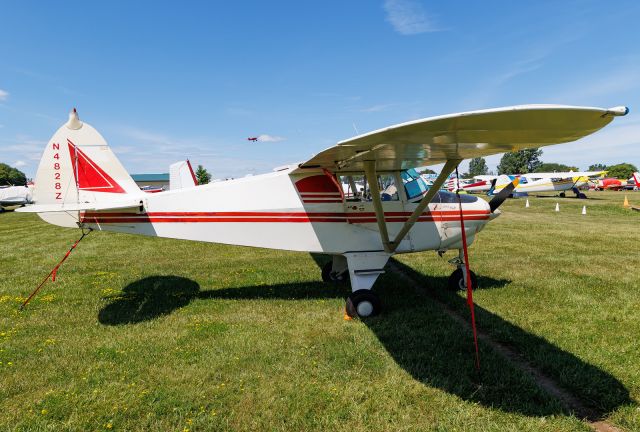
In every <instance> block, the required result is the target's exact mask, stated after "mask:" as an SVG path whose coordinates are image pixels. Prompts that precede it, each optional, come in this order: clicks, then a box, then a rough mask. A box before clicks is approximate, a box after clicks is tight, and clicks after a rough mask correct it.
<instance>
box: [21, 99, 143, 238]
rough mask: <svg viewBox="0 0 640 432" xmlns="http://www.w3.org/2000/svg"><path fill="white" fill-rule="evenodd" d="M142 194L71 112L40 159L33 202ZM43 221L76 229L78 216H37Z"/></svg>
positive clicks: (97, 136)
mask: <svg viewBox="0 0 640 432" xmlns="http://www.w3.org/2000/svg"><path fill="white" fill-rule="evenodd" d="M131 194H135V195H142V194H143V192H142V191H141V190H140V188H139V187H138V186H137V185H136V183H135V182H134V181H133V179H132V178H131V176H130V175H129V174H128V173H127V171H126V170H125V169H124V167H123V166H122V164H121V163H120V161H119V160H118V158H117V157H116V156H115V154H114V153H113V152H112V151H111V149H110V148H109V146H108V144H107V142H106V141H105V139H104V138H103V137H102V136H101V135H100V134H99V133H98V131H96V130H95V129H94V128H93V127H91V126H90V125H88V124H87V123H83V122H81V121H80V119H79V118H78V113H77V112H76V110H75V109H74V110H73V111H72V112H71V113H70V114H69V121H68V122H67V123H65V124H64V125H63V126H62V127H60V129H58V130H57V131H56V133H55V134H54V135H53V137H52V138H51V140H50V141H49V143H48V144H47V147H46V149H45V150H44V153H43V155H42V159H41V160H40V165H39V167H38V171H37V173H36V178H35V187H34V194H33V199H34V202H35V203H36V204H37V205H42V204H49V205H58V204H59V205H60V207H62V206H64V205H71V204H79V203H93V202H109V201H114V200H118V199H122V198H123V197H124V196H125V195H131ZM38 215H39V216H40V217H41V218H42V219H43V220H44V221H46V222H49V223H52V224H54V225H59V226H65V227H76V226H77V221H78V214H77V213H74V212H66V213H38Z"/></svg>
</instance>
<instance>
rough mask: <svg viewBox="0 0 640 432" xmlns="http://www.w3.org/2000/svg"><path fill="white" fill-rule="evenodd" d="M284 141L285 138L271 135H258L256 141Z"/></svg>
mask: <svg viewBox="0 0 640 432" xmlns="http://www.w3.org/2000/svg"><path fill="white" fill-rule="evenodd" d="M285 139H286V138H284V137H281V136H273V135H267V134H262V135H258V141H262V142H280V141H284V140H285Z"/></svg>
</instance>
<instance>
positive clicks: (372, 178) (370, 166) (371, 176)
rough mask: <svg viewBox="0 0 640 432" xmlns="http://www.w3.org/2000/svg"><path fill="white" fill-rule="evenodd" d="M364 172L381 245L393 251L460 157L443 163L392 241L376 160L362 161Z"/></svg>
mask: <svg viewBox="0 0 640 432" xmlns="http://www.w3.org/2000/svg"><path fill="white" fill-rule="evenodd" d="M363 162H364V173H365V175H366V176H367V183H369V189H370V190H371V199H372V201H373V208H374V210H375V212H376V222H377V223H378V230H379V231H380V238H381V239H382V245H383V246H384V251H385V252H388V253H394V252H395V250H396V249H397V248H398V246H399V245H400V242H402V240H403V239H404V238H405V236H406V235H407V233H408V232H409V231H410V230H411V228H413V225H414V224H415V223H416V221H417V220H418V218H419V217H420V215H421V214H422V212H423V211H424V210H425V209H426V208H427V206H428V205H429V203H430V202H431V200H432V199H433V197H434V196H435V195H436V193H438V191H439V190H440V188H441V187H442V185H443V184H444V182H445V181H446V180H447V178H448V177H449V174H451V173H452V172H453V170H454V169H455V168H456V167H457V166H458V164H459V163H460V159H449V160H447V162H446V163H445V164H444V167H443V168H442V171H441V172H440V174H439V175H438V177H437V178H436V180H435V181H434V182H433V185H431V187H430V188H429V190H428V191H427V193H426V194H425V196H424V197H422V199H421V200H420V203H419V204H418V207H416V209H415V210H414V211H413V213H411V216H410V217H409V219H408V220H407V221H406V222H405V223H404V225H403V226H402V229H401V230H400V232H399V233H398V235H397V236H396V238H395V239H394V240H393V241H390V240H389V231H388V230H387V223H386V221H385V220H384V209H383V208H382V200H381V199H380V189H379V188H378V178H377V175H376V162H375V161H363Z"/></svg>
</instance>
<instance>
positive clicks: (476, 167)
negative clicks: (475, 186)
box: [467, 157, 489, 177]
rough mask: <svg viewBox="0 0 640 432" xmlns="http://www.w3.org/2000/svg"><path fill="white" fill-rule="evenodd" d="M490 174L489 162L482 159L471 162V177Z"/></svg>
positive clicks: (478, 158)
mask: <svg viewBox="0 0 640 432" xmlns="http://www.w3.org/2000/svg"><path fill="white" fill-rule="evenodd" d="M487 172H489V168H488V167H487V161H486V160H484V158H482V157H477V158H473V159H471V161H469V174H467V175H468V176H469V177H475V176H477V175H485V174H487Z"/></svg>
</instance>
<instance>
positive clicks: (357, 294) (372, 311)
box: [345, 289, 382, 318]
mask: <svg viewBox="0 0 640 432" xmlns="http://www.w3.org/2000/svg"><path fill="white" fill-rule="evenodd" d="M381 309H382V305H381V303H380V299H379V298H378V296H377V295H375V294H374V293H373V292H372V291H371V290H368V289H360V290H357V291H354V292H352V293H351V295H349V297H347V304H346V308H345V310H346V313H347V315H349V316H350V317H351V318H356V317H357V318H368V317H372V316H375V315H378V314H379V313H380V310H381Z"/></svg>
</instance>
